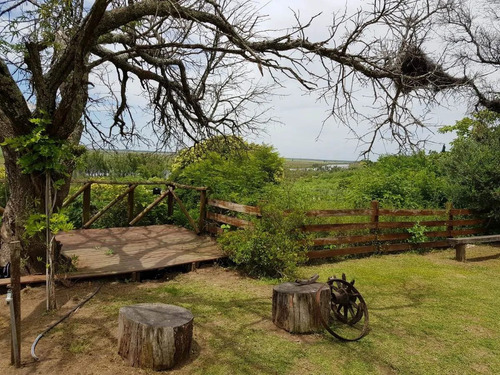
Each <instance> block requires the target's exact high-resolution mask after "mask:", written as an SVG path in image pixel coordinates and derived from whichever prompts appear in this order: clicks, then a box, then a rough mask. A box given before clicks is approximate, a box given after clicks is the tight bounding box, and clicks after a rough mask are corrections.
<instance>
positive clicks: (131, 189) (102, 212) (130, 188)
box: [83, 185, 137, 229]
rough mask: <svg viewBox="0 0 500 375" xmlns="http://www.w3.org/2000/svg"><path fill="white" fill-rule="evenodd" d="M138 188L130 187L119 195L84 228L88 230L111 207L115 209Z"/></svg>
mask: <svg viewBox="0 0 500 375" xmlns="http://www.w3.org/2000/svg"><path fill="white" fill-rule="evenodd" d="M136 187H137V185H130V187H129V188H128V189H127V190H125V191H124V192H123V193H121V194H120V195H118V196H117V197H116V198H115V199H113V200H112V201H111V202H109V203H108V204H107V205H106V206H105V207H104V208H103V209H102V210H100V211H99V212H98V213H96V214H95V215H94V216H93V217H92V219H90V220H89V221H87V222H86V223H85V224H84V225H83V228H85V229H87V228H89V227H90V226H91V225H92V224H93V223H94V222H95V221H96V220H97V219H99V218H100V217H101V216H102V215H104V214H105V213H106V211H108V210H109V209H110V208H111V207H113V206H114V205H115V204H117V203H118V202H119V201H121V200H122V199H123V198H125V196H126V195H128V194H129V193H130V192H131V191H134V189H135V188H136Z"/></svg>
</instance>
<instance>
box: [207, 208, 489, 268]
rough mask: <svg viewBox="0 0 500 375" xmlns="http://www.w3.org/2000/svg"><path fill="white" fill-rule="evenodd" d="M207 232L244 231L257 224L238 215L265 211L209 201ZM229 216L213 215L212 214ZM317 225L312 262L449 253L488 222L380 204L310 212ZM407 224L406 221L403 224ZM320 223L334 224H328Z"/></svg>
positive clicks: (307, 228) (309, 229)
mask: <svg viewBox="0 0 500 375" xmlns="http://www.w3.org/2000/svg"><path fill="white" fill-rule="evenodd" d="M208 206H209V207H210V208H209V211H208V214H207V220H209V221H210V225H208V226H207V230H208V231H209V232H210V233H213V234H220V233H221V232H222V229H221V228H220V225H221V224H226V225H230V226H233V227H238V228H245V227H248V226H251V225H252V223H251V222H249V221H248V220H245V219H243V218H240V217H236V216H237V215H239V214H241V213H243V214H246V215H255V216H260V209H259V208H258V207H253V206H245V205H240V204H236V203H232V202H226V201H220V200H209V201H208ZM213 209H215V210H219V211H220V210H224V211H225V213H213V212H212V210H213ZM305 215H306V217H307V218H309V220H310V221H312V222H313V223H310V224H306V225H304V226H303V227H302V228H301V229H302V230H303V231H304V232H306V233H309V234H310V235H311V237H312V238H311V240H310V241H308V242H310V243H312V246H313V248H314V250H312V251H309V252H308V256H309V258H311V259H314V258H326V257H333V256H338V255H349V254H362V253H372V252H392V251H404V250H412V249H417V248H418V249H425V248H446V247H449V245H448V243H447V241H446V238H449V237H457V236H464V235H473V234H479V233H483V232H484V227H483V225H484V220H483V219H478V218H476V217H475V214H474V212H473V211H472V210H468V209H454V208H453V207H452V206H451V205H449V206H448V208H447V209H431V210H425V209H424V210H391V209H381V208H380V207H379V203H378V202H376V201H374V202H372V204H371V207H370V208H369V209H337V210H311V211H307V212H305ZM403 219H405V220H403ZM318 221H328V222H327V223H324V222H320V223H318ZM417 224H418V225H419V226H422V227H424V228H426V230H425V232H424V233H423V234H424V235H425V237H426V238H427V239H428V241H425V242H419V243H412V242H411V240H412V238H413V237H414V235H413V234H412V233H410V232H409V229H410V230H411V229H412V228H414V227H415V226H416V225H417Z"/></svg>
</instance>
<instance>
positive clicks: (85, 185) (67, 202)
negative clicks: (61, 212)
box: [62, 182, 91, 208]
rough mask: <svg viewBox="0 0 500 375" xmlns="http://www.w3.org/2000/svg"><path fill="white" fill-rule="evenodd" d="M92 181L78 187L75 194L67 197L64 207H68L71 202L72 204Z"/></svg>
mask: <svg viewBox="0 0 500 375" xmlns="http://www.w3.org/2000/svg"><path fill="white" fill-rule="evenodd" d="M90 185H91V183H90V182H87V183H86V184H84V185H83V186H82V187H80V189H78V190H77V191H76V192H75V193H74V194H73V195H71V196H70V197H69V198H67V199H66V200H65V201H64V203H63V204H62V206H63V208H64V207H67V206H68V205H69V204H71V203H72V202H73V201H74V200H75V199H76V198H78V196H79V195H80V194H81V193H83V192H84V191H85V190H86V189H88V188H89V187H90Z"/></svg>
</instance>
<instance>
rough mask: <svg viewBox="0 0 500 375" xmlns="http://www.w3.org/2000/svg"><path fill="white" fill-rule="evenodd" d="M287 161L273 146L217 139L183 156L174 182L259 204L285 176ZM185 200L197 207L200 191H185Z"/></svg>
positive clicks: (176, 165) (174, 172)
mask: <svg viewBox="0 0 500 375" xmlns="http://www.w3.org/2000/svg"><path fill="white" fill-rule="evenodd" d="M283 165H284V160H283V159H282V158H281V157H280V156H279V155H278V153H277V152H275V151H274V150H273V148H272V147H271V146H266V145H257V144H253V143H246V142H244V141H243V140H241V139H239V138H237V137H224V138H222V137H216V138H212V139H210V140H207V141H205V142H202V143H200V144H198V145H196V146H195V147H192V148H190V149H185V150H183V151H181V152H180V153H179V155H178V156H177V157H176V158H175V160H174V162H173V165H172V174H171V179H172V180H173V181H175V182H179V183H182V184H187V185H194V186H207V187H208V188H209V189H210V197H211V198H217V199H224V200H229V201H233V202H238V203H241V204H250V205H253V204H256V203H258V201H259V200H260V199H261V196H262V193H263V191H264V190H265V188H266V186H267V185H269V184H276V183H278V182H279V181H281V178H282V176H283ZM180 194H181V195H182V197H181V199H182V201H183V202H185V204H186V205H189V206H190V207H193V206H194V205H195V204H197V202H199V193H198V192H196V191H182V192H180Z"/></svg>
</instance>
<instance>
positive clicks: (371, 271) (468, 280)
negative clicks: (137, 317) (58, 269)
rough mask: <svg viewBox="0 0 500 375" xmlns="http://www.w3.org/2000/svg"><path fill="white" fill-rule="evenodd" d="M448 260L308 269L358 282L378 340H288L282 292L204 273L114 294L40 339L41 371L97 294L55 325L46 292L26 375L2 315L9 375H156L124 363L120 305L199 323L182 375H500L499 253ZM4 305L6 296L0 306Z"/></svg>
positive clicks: (62, 291) (27, 321)
mask: <svg viewBox="0 0 500 375" xmlns="http://www.w3.org/2000/svg"><path fill="white" fill-rule="evenodd" d="M453 256H454V252H453V251H451V250H447V251H439V252H431V253H427V254H424V255H421V254H412V253H407V254H399V255H386V256H372V257H369V258H363V259H352V260H345V261H338V262H332V263H323V264H315V265H308V266H305V267H302V268H301V269H300V273H301V276H302V277H309V276H311V275H312V274H314V273H319V274H320V280H322V281H325V280H326V278H327V277H328V276H331V275H333V274H336V275H337V276H340V274H341V273H342V272H345V273H346V274H347V276H348V278H349V279H351V278H355V279H356V286H357V287H358V289H359V290H360V292H361V293H362V294H363V296H364V297H365V299H366V302H367V304H368V309H369V312H370V322H371V329H372V330H371V332H370V333H369V335H368V336H366V337H365V338H364V339H362V340H361V341H359V342H354V343H341V342H339V341H337V340H335V339H334V338H333V337H330V336H329V335H328V334H326V333H325V334H322V333H320V334H312V335H291V334H288V333H287V332H284V331H282V330H280V329H277V328H276V327H275V326H274V325H273V324H272V322H271V295H272V287H273V285H274V284H276V283H277V282H276V281H269V280H264V281H263V280H254V279H250V278H247V277H244V276H241V275H239V274H238V273H237V272H235V271H233V270H227V269H223V268H220V267H214V268H204V269H200V270H198V271H196V272H191V273H187V274H177V275H170V276H169V279H168V280H162V281H149V282H143V283H140V284H137V283H125V282H115V283H107V284H106V285H105V286H104V287H103V289H102V290H101V292H100V293H99V294H98V295H97V296H96V297H95V298H94V299H93V300H91V301H90V302H89V303H88V304H87V305H85V306H84V307H83V308H82V309H80V310H79V311H78V312H77V313H76V314H75V315H73V316H72V317H71V318H70V319H69V320H68V321H66V322H64V323H62V324H61V325H59V326H58V327H57V328H56V329H55V330H54V331H52V332H51V333H50V334H49V335H48V336H47V337H45V338H43V339H42V340H41V341H40V343H39V345H38V347H37V354H38V356H39V357H40V358H41V361H40V362H38V363H36V362H33V361H32V360H31V357H30V356H29V347H30V345H31V343H32V341H33V339H34V338H35V337H36V335H37V334H38V333H40V332H41V331H42V330H43V329H44V328H45V327H46V326H47V325H48V324H49V323H50V322H53V321H55V320H56V319H57V317H58V316H61V315H62V314H63V313H64V312H65V311H68V310H69V309H70V308H71V307H72V306H74V305H75V304H76V303H78V300H79V299H81V298H83V297H84V296H85V295H86V294H87V293H89V292H90V291H92V290H94V289H95V287H96V285H97V283H96V282H92V283H89V282H82V283H78V284H74V285H73V286H71V287H70V288H63V287H61V288H59V289H58V296H59V299H60V304H61V305H62V307H61V309H60V310H59V311H57V313H55V314H51V315H47V314H44V313H43V310H44V301H43V296H44V289H43V287H36V288H27V289H25V290H24V291H23V361H24V365H23V368H22V369H20V370H17V371H15V370H14V369H12V368H11V367H9V365H8V359H9V358H8V355H7V354H8V333H7V332H8V311H7V307H6V306H5V303H2V304H1V306H0V317H1V318H0V319H1V320H0V353H2V354H3V355H2V356H1V358H0V373H1V374H10V373H13V374H32V373H40V374H147V373H150V372H148V371H145V370H140V369H134V368H130V367H128V366H127V365H126V364H125V363H124V361H122V359H121V358H120V357H119V356H118V355H117V354H116V350H117V338H116V334H117V332H116V331H117V320H118V310H119V308H120V307H121V306H124V305H129V304H134V303H140V302H163V303H170V304H177V305H180V306H183V307H186V308H188V309H190V310H191V311H192V312H193V314H194V315H195V329H194V341H195V342H194V345H193V348H192V351H193V353H192V356H191V359H190V361H189V362H188V363H185V364H184V365H183V366H181V367H179V368H176V369H174V370H173V371H172V372H171V373H173V374H301V375H302V374H356V375H360V374H499V373H500V319H499V317H498V311H500V277H499V275H500V248H499V247H491V246H476V247H474V248H471V249H469V250H468V257H469V258H470V260H469V261H468V262H467V263H459V262H456V261H454V260H453ZM1 297H2V298H5V296H1Z"/></svg>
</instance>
